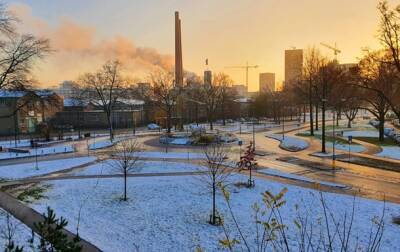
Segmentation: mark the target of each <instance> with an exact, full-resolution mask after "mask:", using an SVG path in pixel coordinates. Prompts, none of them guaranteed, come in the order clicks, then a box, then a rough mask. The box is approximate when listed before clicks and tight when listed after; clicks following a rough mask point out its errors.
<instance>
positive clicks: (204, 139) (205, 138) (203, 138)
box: [195, 134, 215, 144]
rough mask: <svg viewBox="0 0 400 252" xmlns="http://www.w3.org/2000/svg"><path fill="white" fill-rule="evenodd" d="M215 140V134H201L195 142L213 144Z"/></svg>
mask: <svg viewBox="0 0 400 252" xmlns="http://www.w3.org/2000/svg"><path fill="white" fill-rule="evenodd" d="M214 141H215V136H214V135H206V134H203V135H200V136H198V137H197V138H196V140H195V143H196V144H211V143H213V142H214Z"/></svg>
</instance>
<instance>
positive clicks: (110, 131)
mask: <svg viewBox="0 0 400 252" xmlns="http://www.w3.org/2000/svg"><path fill="white" fill-rule="evenodd" d="M107 117H108V127H109V134H110V141H111V142H112V141H113V140H114V131H113V125H112V113H111V111H109V112H108V113H107Z"/></svg>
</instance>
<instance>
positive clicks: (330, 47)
mask: <svg viewBox="0 0 400 252" xmlns="http://www.w3.org/2000/svg"><path fill="white" fill-rule="evenodd" d="M321 45H322V46H325V47H326V48H328V49H331V50H332V51H333V54H334V55H335V59H336V58H337V55H338V54H339V53H341V52H342V51H340V50H339V49H338V48H337V46H336V43H335V46H331V45H328V44H325V43H323V42H321Z"/></svg>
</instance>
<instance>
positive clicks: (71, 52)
mask: <svg viewBox="0 0 400 252" xmlns="http://www.w3.org/2000/svg"><path fill="white" fill-rule="evenodd" d="M9 9H10V10H11V11H12V12H13V13H15V15H17V17H18V18H19V19H20V20H21V23H20V25H19V29H20V30H21V32H24V33H26V32H29V33H33V34H35V35H37V36H41V37H46V38H49V39H50V43H51V46H52V48H53V49H54V50H55V52H54V53H53V54H52V55H51V56H49V57H48V58H47V59H46V61H45V62H44V63H41V64H40V65H39V67H38V69H37V70H36V71H35V74H36V77H37V78H38V79H39V80H40V81H41V82H42V83H43V84H51V85H54V84H57V83H58V82H61V81H63V80H66V79H76V78H77V77H78V76H79V75H80V74H82V73H84V72H86V71H95V70H96V69H98V68H99V67H100V66H101V65H102V64H104V62H106V61H107V60H119V61H120V62H121V63H122V65H123V67H124V71H125V72H126V73H127V74H129V75H131V76H130V77H133V76H135V75H136V76H137V75H142V76H143V75H145V74H146V73H147V72H149V71H152V70H154V69H157V68H162V69H165V70H168V71H171V70H172V69H173V56H172V55H167V54H161V53H159V52H158V51H157V50H156V49H154V48H149V47H141V46H137V45H136V44H135V43H134V41H133V40H132V39H130V38H128V37H126V36H114V37H111V38H108V39H104V40H99V39H98V36H97V33H96V28H95V27H90V26H84V25H81V24H79V23H77V22H75V21H74V20H72V19H71V18H68V17H61V18H60V19H59V20H58V23H57V24H56V25H55V26H52V25H50V24H49V23H48V22H46V21H45V20H43V19H41V18H39V17H36V16H34V15H33V14H32V10H31V8H30V7H29V6H27V5H24V4H12V5H10V6H9Z"/></svg>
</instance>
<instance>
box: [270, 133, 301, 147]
mask: <svg viewBox="0 0 400 252" xmlns="http://www.w3.org/2000/svg"><path fill="white" fill-rule="evenodd" d="M266 137H269V138H272V139H275V140H278V141H280V142H281V144H280V145H279V147H281V148H282V149H285V150H290V151H300V150H304V149H307V148H308V143H307V142H306V141H304V140H302V139H300V138H297V137H291V136H285V138H284V139H283V135H281V134H267V135H266Z"/></svg>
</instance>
